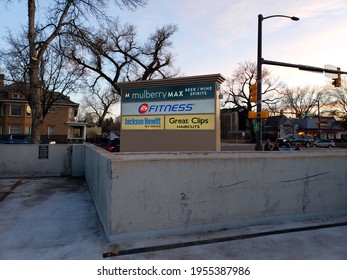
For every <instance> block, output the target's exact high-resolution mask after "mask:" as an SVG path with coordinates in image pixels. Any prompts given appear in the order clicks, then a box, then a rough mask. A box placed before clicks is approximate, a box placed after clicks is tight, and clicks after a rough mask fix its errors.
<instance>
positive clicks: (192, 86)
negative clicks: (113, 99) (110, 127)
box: [118, 74, 225, 152]
mask: <svg viewBox="0 0 347 280" xmlns="http://www.w3.org/2000/svg"><path fill="white" fill-rule="evenodd" d="M224 80H225V79H224V78H223V77H222V76H221V75H220V74H213V75H204V76H192V77H182V78H173V79H163V80H150V81H136V82H129V83H120V84H118V86H119V88H120V89H121V97H122V103H121V114H122V115H121V134H120V139H121V149H120V150H121V152H147V151H216V150H218V149H219V148H220V140H219V139H220V135H219V134H220V129H219V99H218V93H219V87H220V83H222V82H223V81H224Z"/></svg>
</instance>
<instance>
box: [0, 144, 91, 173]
mask: <svg viewBox="0 0 347 280" xmlns="http://www.w3.org/2000/svg"><path fill="white" fill-rule="evenodd" d="M17 176H18V177H42V176H84V145H65V144H55V145H35V144H1V145H0V178H10V177H17Z"/></svg>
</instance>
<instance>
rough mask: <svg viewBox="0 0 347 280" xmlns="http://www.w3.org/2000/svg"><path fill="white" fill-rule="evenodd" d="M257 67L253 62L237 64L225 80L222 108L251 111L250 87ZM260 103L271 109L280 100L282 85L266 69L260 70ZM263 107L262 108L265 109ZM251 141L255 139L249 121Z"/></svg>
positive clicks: (252, 103) (252, 105) (254, 82)
mask: <svg viewBox="0 0 347 280" xmlns="http://www.w3.org/2000/svg"><path fill="white" fill-rule="evenodd" d="M256 79H257V65H256V63H254V62H249V61H246V62H243V63H239V66H238V68H237V69H236V70H235V72H234V73H233V75H232V76H231V78H228V79H227V82H226V88H225V92H224V95H226V96H227V98H226V100H225V102H224V107H231V108H236V109H238V110H240V109H244V110H246V112H249V111H252V109H253V108H255V107H256V103H254V102H251V100H250V91H251V86H252V85H253V84H256ZM262 80H263V84H262V89H263V92H262V95H263V97H262V101H263V103H264V104H265V106H267V107H268V108H273V107H274V106H275V105H276V104H277V103H278V102H279V100H280V97H279V95H278V94H279V93H280V92H281V90H282V89H283V87H284V85H283V84H282V83H280V82H279V80H278V78H274V77H273V76H272V75H271V73H270V71H269V70H268V69H266V68H263V70H262ZM265 106H264V107H265ZM249 124H250V127H249V129H250V131H251V137H252V140H254V139H255V133H254V129H253V122H252V121H249Z"/></svg>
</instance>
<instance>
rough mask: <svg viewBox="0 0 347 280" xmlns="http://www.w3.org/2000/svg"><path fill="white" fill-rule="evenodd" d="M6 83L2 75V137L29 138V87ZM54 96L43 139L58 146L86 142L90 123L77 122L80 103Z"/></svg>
mask: <svg viewBox="0 0 347 280" xmlns="http://www.w3.org/2000/svg"><path fill="white" fill-rule="evenodd" d="M4 80H5V76H4V75H3V74H0V135H7V134H26V135H28V134H30V133H31V125H32V118H31V108H30V106H29V103H28V101H27V99H26V96H25V89H26V86H25V85H24V84H19V83H14V84H11V85H5V84H4ZM19 89H20V90H19ZM50 94H52V96H53V97H54V102H53V104H52V106H51V107H50V108H49V110H48V113H47V115H46V116H45V118H44V121H43V124H42V128H41V135H42V139H43V140H46V139H53V140H56V142H57V143H66V142H72V143H75V142H84V140H85V138H86V124H85V123H79V122H76V121H75V116H76V115H77V111H78V107H79V104H77V103H75V102H73V101H71V100H70V98H69V97H67V96H64V95H62V94H61V93H58V92H55V93H50Z"/></svg>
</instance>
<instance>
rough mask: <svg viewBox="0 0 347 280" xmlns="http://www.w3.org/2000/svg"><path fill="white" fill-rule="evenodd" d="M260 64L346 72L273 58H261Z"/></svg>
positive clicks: (317, 70) (326, 71) (305, 69)
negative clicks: (274, 59)
mask: <svg viewBox="0 0 347 280" xmlns="http://www.w3.org/2000/svg"><path fill="white" fill-rule="evenodd" d="M262 64H268V65H275V66H284V67H292V68H298V69H299V70H304V71H312V72H321V73H324V72H325V73H333V74H339V73H340V74H347V72H344V71H341V70H338V69H336V70H333V69H327V68H320V67H315V66H309V65H302V64H292V63H286V62H280V61H273V60H266V59H263V60H262Z"/></svg>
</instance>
